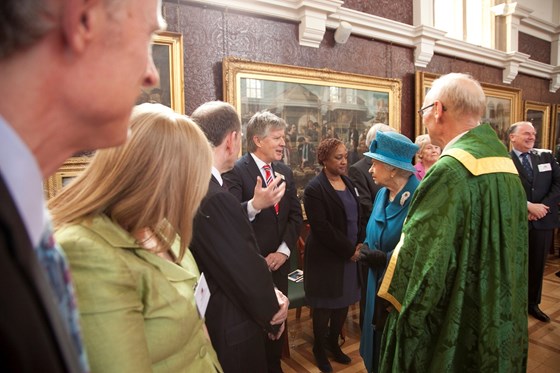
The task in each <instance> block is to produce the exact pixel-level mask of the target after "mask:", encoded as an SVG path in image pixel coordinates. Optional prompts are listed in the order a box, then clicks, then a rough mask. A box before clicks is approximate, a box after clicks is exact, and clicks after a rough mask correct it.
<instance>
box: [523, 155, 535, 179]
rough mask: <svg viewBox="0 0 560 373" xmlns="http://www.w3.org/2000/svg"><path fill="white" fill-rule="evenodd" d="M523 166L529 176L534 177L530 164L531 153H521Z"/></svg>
mask: <svg viewBox="0 0 560 373" xmlns="http://www.w3.org/2000/svg"><path fill="white" fill-rule="evenodd" d="M521 164H523V168H524V169H525V172H527V176H529V177H533V167H531V163H529V153H521Z"/></svg>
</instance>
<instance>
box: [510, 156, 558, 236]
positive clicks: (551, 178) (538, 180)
mask: <svg viewBox="0 0 560 373" xmlns="http://www.w3.org/2000/svg"><path fill="white" fill-rule="evenodd" d="M510 154H511V158H512V159H513V163H514V164H515V167H516V168H517V172H519V177H520V178H521V184H523V188H524V189H525V194H526V195H527V201H529V202H534V203H542V204H545V205H547V206H548V207H549V208H550V210H549V212H548V214H546V216H545V217H543V218H542V219H539V220H536V221H532V222H530V223H529V226H530V227H532V228H534V229H542V230H550V229H554V228H556V227H558V226H560V224H559V220H558V202H559V199H560V166H558V163H556V160H555V159H554V156H553V155H552V153H551V152H550V151H549V150H545V149H532V150H531V151H530V152H529V156H530V158H531V164H532V166H533V175H532V178H530V177H529V176H528V175H527V173H526V172H525V168H523V165H522V164H521V162H520V161H519V157H518V156H517V155H516V154H515V152H514V151H513V150H512V151H511V153H510ZM539 165H550V170H548V171H545V170H542V171H541V170H539ZM544 167H546V168H548V167H549V166H541V168H544Z"/></svg>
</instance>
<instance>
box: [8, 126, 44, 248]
mask: <svg viewBox="0 0 560 373" xmlns="http://www.w3.org/2000/svg"><path fill="white" fill-rule="evenodd" d="M0 174H1V175H2V177H3V179H4V183H6V186H7V188H8V190H9V191H10V194H11V196H12V198H13V200H14V203H15V205H16V207H17V209H18V211H19V214H20V216H21V219H22V220H23V223H24V224H25V228H26V230H27V234H28V235H29V239H30V240H31V244H32V245H33V247H36V246H37V245H38V244H39V241H40V240H41V235H42V233H43V229H44V227H45V223H46V220H45V214H44V211H43V209H44V206H45V201H44V197H43V176H42V173H41V170H40V169H39V165H38V164H37V161H36V160H35V157H34V155H33V153H32V152H31V150H30V149H29V148H28V147H27V145H26V144H25V143H24V142H23V140H22V139H21V138H20V137H19V135H18V134H17V132H16V131H15V130H14V129H13V128H12V127H11V126H10V125H8V123H7V122H6V121H5V120H4V118H2V116H0Z"/></svg>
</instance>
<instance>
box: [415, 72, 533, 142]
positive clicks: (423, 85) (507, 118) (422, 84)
mask: <svg viewBox="0 0 560 373" xmlns="http://www.w3.org/2000/svg"><path fill="white" fill-rule="evenodd" d="M438 77H440V75H439V74H433V73H427V72H424V71H417V72H416V112H417V111H418V110H420V108H421V107H422V104H423V102H424V97H425V96H426V93H427V91H428V90H429V89H430V88H431V87H432V83H433V81H434V80H436V79H437V78H438ZM480 85H481V86H482V89H483V90H484V93H485V94H486V101H487V105H488V106H487V113H489V112H491V111H492V110H495V109H493V106H494V104H496V103H498V104H506V105H507V107H506V108H505V109H504V115H502V116H500V115H498V116H496V117H494V118H493V119H494V120H495V121H496V122H498V123H499V124H497V123H490V124H491V125H492V126H493V127H494V129H495V130H496V132H497V133H498V136H499V137H500V139H502V141H503V142H504V144H507V143H508V137H507V129H508V128H509V126H510V125H511V124H513V123H515V122H518V121H520V120H521V119H522V118H523V111H522V99H521V93H522V91H521V89H519V88H512V87H506V86H501V85H495V84H489V83H482V82H481V83H480ZM508 109H509V110H508ZM496 112H497V110H495V111H494V113H496ZM508 112H509V115H508ZM415 118H416V119H415V130H416V136H418V135H420V134H423V133H426V132H425V131H426V130H425V128H424V126H423V124H422V120H421V118H420V116H419V115H415ZM496 127H498V128H496Z"/></svg>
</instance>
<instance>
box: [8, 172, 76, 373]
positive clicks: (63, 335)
mask: <svg viewBox="0 0 560 373" xmlns="http://www.w3.org/2000/svg"><path fill="white" fill-rule="evenodd" d="M0 206H2V207H1V208H0V224H2V225H3V226H5V227H6V229H7V231H8V232H10V234H11V237H10V241H9V249H10V251H11V254H12V255H13V258H14V261H15V262H17V263H18V264H19V268H20V270H21V273H22V276H23V277H25V278H26V279H27V280H28V281H29V288H30V289H32V290H31V291H33V292H34V293H35V294H36V295H37V298H38V303H39V304H40V305H41V306H40V308H41V309H42V311H43V312H44V316H45V319H46V323H48V324H49V328H50V330H51V331H52V334H53V339H54V340H56V341H57V344H58V347H59V350H60V353H61V355H62V356H63V359H64V361H65V362H66V365H67V368H68V369H69V371H76V372H78V371H81V367H80V365H79V361H78V355H77V352H76V350H75V347H74V345H73V342H72V340H71V339H70V334H69V333H68V331H67V327H66V325H65V323H64V322H63V321H62V318H61V314H60V310H59V308H58V306H57V304H56V303H55V302H54V299H55V296H54V294H53V289H52V288H51V286H50V282H49V280H48V278H47V275H46V273H45V269H44V268H43V267H42V266H41V264H40V263H39V259H38V258H37V255H36V254H35V251H34V248H33V247H32V246H31V241H30V239H29V236H28V234H27V231H26V229H25V226H24V224H23V221H22V220H21V216H20V214H19V212H18V210H17V208H16V206H15V204H14V201H13V199H12V197H11V195H10V193H9V192H8V189H7V188H6V185H5V184H4V179H3V178H2V176H1V175H0Z"/></svg>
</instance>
